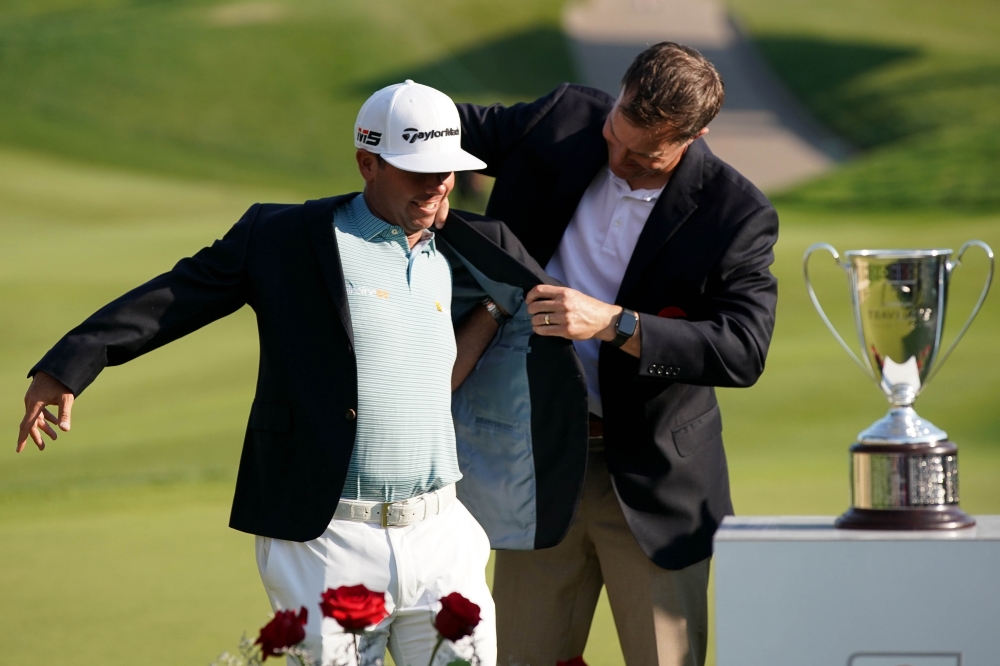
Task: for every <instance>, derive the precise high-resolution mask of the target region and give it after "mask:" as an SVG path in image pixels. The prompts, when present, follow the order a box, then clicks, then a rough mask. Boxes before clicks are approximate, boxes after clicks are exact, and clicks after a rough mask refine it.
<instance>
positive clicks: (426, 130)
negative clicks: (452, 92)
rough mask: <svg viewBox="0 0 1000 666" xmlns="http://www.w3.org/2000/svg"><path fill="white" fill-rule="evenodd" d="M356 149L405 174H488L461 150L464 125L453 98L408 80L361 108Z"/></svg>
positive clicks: (478, 163) (356, 132)
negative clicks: (475, 172) (458, 172)
mask: <svg viewBox="0 0 1000 666" xmlns="http://www.w3.org/2000/svg"><path fill="white" fill-rule="evenodd" d="M354 145H355V147H357V148H364V149H365V150H367V151H369V152H372V153H377V154H379V155H381V156H382V159H384V160H385V161H386V162H388V163H389V164H391V165H393V166H394V167H396V168H399V169H402V170H403V171H414V172H417V173H447V172H450V171H475V170H478V169H485V168H486V163H485V162H483V161H482V160H480V159H479V158H477V157H474V156H473V155H471V154H469V153H467V152H465V151H464V150H462V122H461V120H459V117H458V109H456V108H455V103H454V102H453V101H451V98H450V97H448V96H447V95H445V94H444V93H443V92H441V91H439V90H435V89H434V88H430V87H428V86H424V85H420V84H419V83H414V82H413V81H411V80H409V79H407V80H406V82H405V83H397V84H395V85H392V86H389V87H388V88H382V89H381V90H379V91H378V92H377V93H375V94H374V95H372V96H371V97H369V98H368V101H366V102H365V103H364V104H363V105H362V106H361V111H359V112H358V121H357V122H356V123H355V125H354Z"/></svg>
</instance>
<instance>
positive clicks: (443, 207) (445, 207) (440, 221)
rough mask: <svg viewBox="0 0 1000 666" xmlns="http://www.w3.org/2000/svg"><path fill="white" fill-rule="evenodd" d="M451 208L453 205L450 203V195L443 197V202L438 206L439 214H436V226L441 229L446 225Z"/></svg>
mask: <svg viewBox="0 0 1000 666" xmlns="http://www.w3.org/2000/svg"><path fill="white" fill-rule="evenodd" d="M450 210H451V206H450V205H449V204H448V197H445V198H443V199H441V204H440V205H439V206H438V209H437V214H436V215H435V216H434V228H435V229H441V228H442V227H444V222H445V220H446V219H448V212H449V211H450Z"/></svg>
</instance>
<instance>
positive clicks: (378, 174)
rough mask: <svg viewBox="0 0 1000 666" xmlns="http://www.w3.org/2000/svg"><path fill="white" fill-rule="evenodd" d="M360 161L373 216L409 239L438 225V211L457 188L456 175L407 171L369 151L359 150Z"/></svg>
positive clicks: (366, 196)
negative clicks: (401, 229) (393, 225)
mask: <svg viewBox="0 0 1000 666" xmlns="http://www.w3.org/2000/svg"><path fill="white" fill-rule="evenodd" d="M357 159H358V168H359V169H360V171H361V175H362V176H363V177H364V179H365V184H366V188H365V200H366V201H367V202H368V205H369V206H371V207H372V212H373V213H375V214H376V215H378V216H379V217H381V218H382V219H383V220H385V221H386V222H389V223H390V224H395V225H397V226H399V227H402V228H403V231H404V232H406V235H407V236H410V235H413V234H415V233H418V232H420V231H423V230H424V229H429V228H430V227H431V225H433V224H434V220H435V216H436V215H437V213H438V209H439V208H440V207H441V206H442V205H444V202H445V200H446V199H447V197H448V194H450V193H451V190H452V188H454V187H455V174H454V173H414V172H412V171H403V170H402V169H397V168H396V167H394V166H392V165H391V164H389V163H388V162H385V161H380V160H378V158H376V157H375V155H374V154H372V153H369V152H368V151H367V150H358V155H357Z"/></svg>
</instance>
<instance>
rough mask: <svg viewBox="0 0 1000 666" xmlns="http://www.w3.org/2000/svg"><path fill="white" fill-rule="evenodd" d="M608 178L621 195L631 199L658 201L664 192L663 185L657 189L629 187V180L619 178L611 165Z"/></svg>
mask: <svg viewBox="0 0 1000 666" xmlns="http://www.w3.org/2000/svg"><path fill="white" fill-rule="evenodd" d="M608 178H609V179H610V181H611V184H612V186H613V187H614V188H615V189H616V190H617V191H618V193H619V195H620V196H623V197H628V198H630V199H638V200H640V201H656V200H657V199H659V198H660V195H661V194H662V193H663V187H661V188H658V189H655V190H641V189H640V190H633V189H632V188H631V187H629V184H628V182H627V181H625V180H624V179H623V178H619V177H618V176H616V175H615V174H614V172H613V171H611V167H608ZM664 187H666V185H664Z"/></svg>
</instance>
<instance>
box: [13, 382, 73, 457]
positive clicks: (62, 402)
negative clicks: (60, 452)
mask: <svg viewBox="0 0 1000 666" xmlns="http://www.w3.org/2000/svg"><path fill="white" fill-rule="evenodd" d="M48 405H58V407H59V418H56V417H55V416H53V415H52V412H50V411H49V410H48ZM72 409H73V393H72V392H71V391H70V390H69V389H68V388H67V387H66V386H65V385H64V384H63V383H62V382H60V381H59V380H58V379H56V378H55V377H53V376H51V375H47V374H45V373H44V372H39V373H38V374H36V375H35V377H34V379H32V380H31V386H29V387H28V392H27V393H25V394H24V420H22V421H21V428H20V430H19V432H18V433H17V449H15V450H16V451H17V452H18V453H20V452H21V451H23V450H24V445H25V444H26V443H27V442H28V437H31V439H32V441H34V442H35V446H37V447H38V450H39V451H41V450H43V449H44V448H45V440H44V439H42V433H43V432H44V433H45V434H46V435H48V436H49V437H51V438H52V439H53V440H55V439H57V438H58V437H59V436H58V435H57V434H56V431H55V430H53V429H52V426H51V425H49V423H58V424H59V429H60V430H63V431H69V416H70V411H71V410H72Z"/></svg>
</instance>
